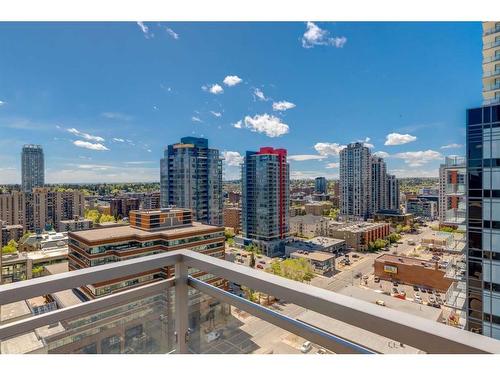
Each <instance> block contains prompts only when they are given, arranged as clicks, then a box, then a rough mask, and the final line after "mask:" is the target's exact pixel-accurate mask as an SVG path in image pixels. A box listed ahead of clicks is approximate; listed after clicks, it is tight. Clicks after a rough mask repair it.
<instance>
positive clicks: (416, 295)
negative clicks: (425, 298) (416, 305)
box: [414, 292, 422, 298]
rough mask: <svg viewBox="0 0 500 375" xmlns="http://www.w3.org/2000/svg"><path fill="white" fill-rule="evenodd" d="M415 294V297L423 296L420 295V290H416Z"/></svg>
mask: <svg viewBox="0 0 500 375" xmlns="http://www.w3.org/2000/svg"><path fill="white" fill-rule="evenodd" d="M414 296H415V298H422V297H420V293H418V292H415V294H414Z"/></svg>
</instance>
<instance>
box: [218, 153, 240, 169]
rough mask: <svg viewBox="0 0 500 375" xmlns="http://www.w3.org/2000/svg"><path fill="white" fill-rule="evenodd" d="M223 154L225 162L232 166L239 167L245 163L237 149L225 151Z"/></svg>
mask: <svg viewBox="0 0 500 375" xmlns="http://www.w3.org/2000/svg"><path fill="white" fill-rule="evenodd" d="M222 156H223V158H224V162H225V163H226V164H227V165H228V166H230V167H237V166H239V165H240V164H241V163H243V156H242V155H240V153H239V152H237V151H224V152H223V153H222Z"/></svg>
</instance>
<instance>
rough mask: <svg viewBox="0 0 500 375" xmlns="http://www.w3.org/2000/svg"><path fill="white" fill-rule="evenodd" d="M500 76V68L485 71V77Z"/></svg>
mask: <svg viewBox="0 0 500 375" xmlns="http://www.w3.org/2000/svg"><path fill="white" fill-rule="evenodd" d="M490 77H500V69H495V70H488V71H485V72H484V73H483V78H490Z"/></svg>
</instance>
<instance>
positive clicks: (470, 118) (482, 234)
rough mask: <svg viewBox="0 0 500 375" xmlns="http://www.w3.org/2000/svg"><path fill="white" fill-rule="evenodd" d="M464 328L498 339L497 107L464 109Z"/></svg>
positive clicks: (499, 173) (499, 188)
mask: <svg viewBox="0 0 500 375" xmlns="http://www.w3.org/2000/svg"><path fill="white" fill-rule="evenodd" d="M467 249H468V254H467V263H468V271H467V328H468V329H469V330H471V331H474V332H477V333H482V334H483V335H486V336H491V337H493V338H496V339H500V105H495V106H484V107H480V108H473V109H469V110H468V111H467Z"/></svg>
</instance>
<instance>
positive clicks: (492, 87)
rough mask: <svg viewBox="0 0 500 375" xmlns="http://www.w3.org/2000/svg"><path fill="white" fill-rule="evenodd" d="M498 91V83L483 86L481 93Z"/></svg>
mask: <svg viewBox="0 0 500 375" xmlns="http://www.w3.org/2000/svg"><path fill="white" fill-rule="evenodd" d="M498 89H500V82H499V83H494V84H492V85H486V86H484V88H483V91H493V90H498Z"/></svg>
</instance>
